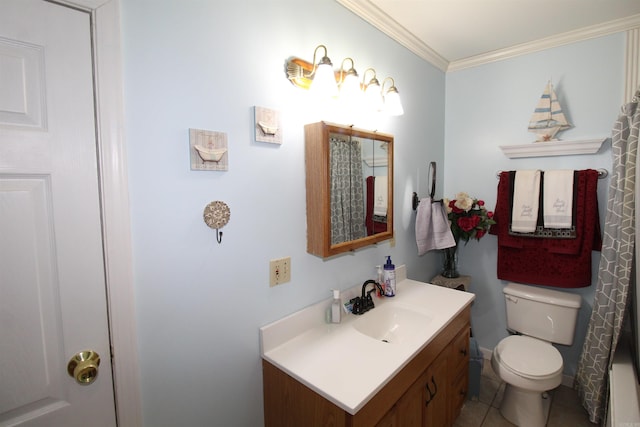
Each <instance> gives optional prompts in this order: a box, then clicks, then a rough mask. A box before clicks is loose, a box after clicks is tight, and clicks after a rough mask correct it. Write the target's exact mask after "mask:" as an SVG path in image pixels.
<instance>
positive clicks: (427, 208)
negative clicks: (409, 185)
mask: <svg viewBox="0 0 640 427" xmlns="http://www.w3.org/2000/svg"><path fill="white" fill-rule="evenodd" d="M416 244H417V245H418V255H424V254H425V253H427V252H428V251H430V250H433V249H445V248H450V247H452V246H455V245H456V241H455V240H454V239H453V234H452V233H451V227H449V218H447V212H446V210H445V207H444V205H443V204H442V203H431V198H430V197H426V198H424V199H422V200H420V204H419V205H418V209H417V211H416Z"/></svg>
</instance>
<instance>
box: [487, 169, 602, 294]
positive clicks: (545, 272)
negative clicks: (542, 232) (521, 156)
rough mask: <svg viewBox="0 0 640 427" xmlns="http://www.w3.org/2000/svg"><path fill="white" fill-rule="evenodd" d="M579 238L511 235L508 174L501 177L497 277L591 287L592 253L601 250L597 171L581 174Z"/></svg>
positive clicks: (496, 214) (496, 213)
mask: <svg viewBox="0 0 640 427" xmlns="http://www.w3.org/2000/svg"><path fill="white" fill-rule="evenodd" d="M576 186H577V188H576V198H577V201H576V209H577V211H576V234H577V236H576V238H575V239H545V238H538V237H521V236H511V235H509V221H510V208H511V207H510V203H509V200H510V193H511V184H510V180H509V172H502V173H501V174H500V183H499V184H498V196H497V202H496V208H495V210H494V219H495V220H496V224H495V225H494V226H492V227H491V230H490V231H489V232H490V233H491V234H495V235H497V236H498V278H499V279H502V280H509V281H514V282H520V283H530V284H536V285H546V286H556V287H561V288H580V287H585V286H590V285H591V251H593V250H597V251H599V250H600V249H601V247H602V240H601V239H602V237H601V233H600V217H599V214H598V195H597V186H598V172H597V171H595V170H593V169H587V170H583V171H578V179H577V182H576Z"/></svg>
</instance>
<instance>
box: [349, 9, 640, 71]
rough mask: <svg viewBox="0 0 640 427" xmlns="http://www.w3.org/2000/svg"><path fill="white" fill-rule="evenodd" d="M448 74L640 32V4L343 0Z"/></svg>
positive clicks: (363, 16) (364, 17) (356, 12)
mask: <svg viewBox="0 0 640 427" xmlns="http://www.w3.org/2000/svg"><path fill="white" fill-rule="evenodd" d="M337 1H338V2H339V3H340V4H342V5H343V6H345V7H346V8H347V9H349V10H351V11H352V12H354V13H355V14H356V15H358V16H360V17H361V18H363V19H364V20H365V21H367V22H369V23H371V24H372V25H373V26H375V27H376V28H378V29H379V30H381V31H382V32H384V33H386V34H387V35H389V36H390V37H392V38H393V39H395V40H396V41H398V42H399V43H400V44H402V45H404V46H405V47H407V48H408V49H410V50H411V51H413V52H414V53H416V54H418V55H419V56H421V57H423V58H424V59H426V60H428V61H429V62H431V63H433V64H434V65H435V66H437V67H438V68H440V69H442V70H444V71H451V70H455V69H460V68H466V67H470V66H475V65H479V64H481V63H486V62H491V61H495V60H499V59H504V58H507V57H511V56H515V55H518V54H522V53H527V52H532V51H536V50H541V49H546V48H549V47H554V46H559V45H562V44H566V43H572V42H575V41H579V40H583V39H587V38H592V37H598V36H602V35H606V34H611V33H614V32H620V31H626V30H629V29H632V28H638V27H640V0H337Z"/></svg>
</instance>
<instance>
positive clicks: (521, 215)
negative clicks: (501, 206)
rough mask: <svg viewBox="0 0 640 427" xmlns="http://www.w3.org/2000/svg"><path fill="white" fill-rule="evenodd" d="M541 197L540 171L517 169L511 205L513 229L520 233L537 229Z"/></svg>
mask: <svg viewBox="0 0 640 427" xmlns="http://www.w3.org/2000/svg"><path fill="white" fill-rule="evenodd" d="M539 197H540V171H539V170H524V171H516V179H515V182H514V184H513V205H512V207H511V209H512V210H511V230H513V231H517V232H520V233H533V232H534V231H536V223H537V221H538V207H539V204H540V202H539Z"/></svg>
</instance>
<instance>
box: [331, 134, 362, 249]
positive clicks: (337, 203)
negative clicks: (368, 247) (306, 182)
mask: <svg viewBox="0 0 640 427" xmlns="http://www.w3.org/2000/svg"><path fill="white" fill-rule="evenodd" d="M329 150H330V156H329V159H330V161H329V165H330V166H329V167H330V169H331V186H330V187H331V244H332V245H335V244H337V243H343V242H347V241H351V240H356V239H360V238H362V237H365V236H366V229H365V221H364V220H365V212H364V207H365V205H364V178H363V176H362V150H361V147H360V142H359V141H356V140H351V139H349V140H345V139H343V138H337V137H331V138H330V148H329Z"/></svg>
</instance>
